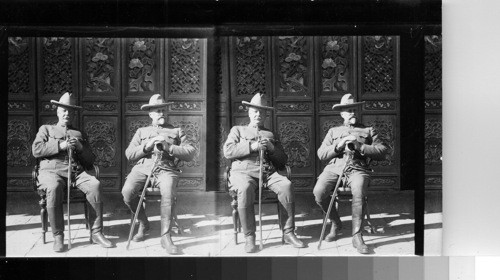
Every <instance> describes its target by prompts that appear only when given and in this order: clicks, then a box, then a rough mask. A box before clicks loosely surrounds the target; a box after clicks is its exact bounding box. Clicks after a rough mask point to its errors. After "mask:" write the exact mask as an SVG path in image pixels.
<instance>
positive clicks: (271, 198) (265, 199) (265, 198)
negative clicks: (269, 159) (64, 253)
mask: <svg viewBox="0 0 500 280" xmlns="http://www.w3.org/2000/svg"><path fill="white" fill-rule="evenodd" d="M285 170H286V177H287V178H288V180H290V179H291V169H290V166H288V165H286V166H285ZM224 175H225V177H224V180H225V183H226V184H225V186H226V192H227V193H228V194H229V195H230V196H231V198H232V199H233V201H231V208H232V209H233V212H232V216H233V228H234V244H238V232H241V222H240V216H239V213H238V194H237V193H236V191H234V190H232V189H231V182H230V181H229V177H230V175H231V164H229V165H228V166H227V167H226V172H225V174H224ZM266 184H267V182H263V190H262V201H261V203H262V204H273V203H274V204H276V209H277V210H278V224H279V228H280V230H282V228H281V208H280V202H279V200H278V196H277V195H276V194H275V193H274V192H273V191H271V190H270V189H268V188H266ZM255 192H256V195H255V196H256V197H259V188H255ZM258 204H259V201H258V199H256V200H255V201H254V205H258ZM281 235H282V236H281V242H282V243H284V235H283V231H282V232H281Z"/></svg>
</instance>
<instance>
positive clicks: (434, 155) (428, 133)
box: [425, 118, 443, 165]
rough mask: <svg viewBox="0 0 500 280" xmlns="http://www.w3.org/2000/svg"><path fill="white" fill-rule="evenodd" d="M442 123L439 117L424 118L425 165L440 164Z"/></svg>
mask: <svg viewBox="0 0 500 280" xmlns="http://www.w3.org/2000/svg"><path fill="white" fill-rule="evenodd" d="M442 131H443V127H442V123H441V120H439V119H430V118H427V119H426V120H425V165H440V164H441V157H442V155H443V143H442V142H443V139H442Z"/></svg>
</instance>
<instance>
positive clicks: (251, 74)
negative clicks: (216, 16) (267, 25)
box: [235, 36, 267, 96]
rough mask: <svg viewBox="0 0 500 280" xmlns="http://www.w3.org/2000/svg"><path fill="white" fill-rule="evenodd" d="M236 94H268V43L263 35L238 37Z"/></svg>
mask: <svg viewBox="0 0 500 280" xmlns="http://www.w3.org/2000/svg"><path fill="white" fill-rule="evenodd" d="M235 48H236V52H235V53H236V54H235V57H236V77H237V80H236V95H238V96H247V95H254V94H256V93H257V92H260V93H264V94H266V62H267V61H266V44H265V41H264V38H263V37H255V36H254V37H236V46H235Z"/></svg>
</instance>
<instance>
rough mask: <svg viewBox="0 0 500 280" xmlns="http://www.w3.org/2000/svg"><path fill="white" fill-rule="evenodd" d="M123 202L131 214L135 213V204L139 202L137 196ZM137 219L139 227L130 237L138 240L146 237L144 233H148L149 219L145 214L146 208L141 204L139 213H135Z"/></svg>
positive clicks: (135, 240)
mask: <svg viewBox="0 0 500 280" xmlns="http://www.w3.org/2000/svg"><path fill="white" fill-rule="evenodd" d="M125 204H126V205H127V206H128V208H129V209H130V211H131V212H132V215H135V211H136V210H137V205H138V204H139V198H136V199H134V200H133V201H131V202H129V203H127V202H125ZM137 221H138V222H139V229H138V230H137V233H136V234H135V235H134V237H132V241H134V242H140V241H144V240H145V239H146V235H148V233H149V221H148V216H146V209H144V207H142V206H141V210H140V211H139V215H137Z"/></svg>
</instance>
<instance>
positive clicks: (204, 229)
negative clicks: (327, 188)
mask: <svg viewBox="0 0 500 280" xmlns="http://www.w3.org/2000/svg"><path fill="white" fill-rule="evenodd" d="M369 197H370V201H369V209H370V213H371V219H372V223H373V224H374V225H375V226H376V232H375V233H373V234H372V233H364V239H365V241H366V243H367V244H368V245H369V246H370V247H371V248H372V249H373V254H374V255H376V256H401V255H413V254H414V224H413V223H414V215H413V212H414V207H413V205H414V203H413V192H412V191H398V192H373V193H370V196H369ZM296 198H297V205H296V234H297V235H298V237H299V238H300V239H302V240H303V241H304V242H305V243H306V244H307V245H308V246H307V248H302V249H296V248H293V247H291V246H290V245H282V244H281V231H280V230H279V227H278V224H277V213H276V208H275V207H274V205H263V222H262V224H263V226H262V230H263V233H262V236H263V245H264V248H263V250H262V251H259V252H258V253H255V254H246V253H244V238H243V235H242V234H241V233H240V234H239V235H238V237H239V238H238V241H239V243H238V244H235V242H234V241H235V240H234V235H233V226H232V218H231V208H230V206H229V205H230V198H229V196H228V195H227V194H226V193H217V192H183V193H179V194H178V208H177V210H176V211H177V213H178V219H179V223H180V226H181V228H183V233H181V234H178V233H177V234H174V235H173V240H174V242H175V243H176V245H178V246H179V247H180V248H181V249H182V251H183V255H180V257H182V256H190V257H192V256H200V257H207V256H351V255H353V256H356V255H359V254H358V253H357V252H356V250H355V249H354V248H353V247H352V245H351V238H350V231H351V223H350V220H351V216H350V205H349V204H341V205H340V211H339V212H340V215H341V219H342V221H343V226H344V229H343V230H342V235H341V236H340V237H339V238H338V239H337V240H336V241H334V242H322V244H321V248H320V250H318V248H317V247H318V240H319V235H320V233H321V227H322V222H323V220H322V213H321V211H320V210H319V208H318V207H317V206H316V205H315V203H314V199H313V197H312V194H308V193H298V194H297V195H296ZM105 199H106V200H105V208H104V210H105V218H104V220H105V223H104V226H105V228H104V234H105V235H106V236H107V237H108V238H109V239H110V240H112V241H113V242H115V243H116V244H117V246H116V248H111V249H105V248H101V247H100V246H98V245H93V244H90V243H89V232H88V230H87V229H86V228H85V224H84V215H83V208H82V207H81V206H76V205H74V206H72V209H71V239H72V249H71V250H69V251H66V252H63V253H55V252H53V251H52V244H53V243H52V242H53V238H52V234H51V233H50V232H48V233H47V243H46V244H43V242H42V234H41V224H40V216H39V207H38V203H37V201H38V198H37V196H36V194H34V193H8V194H7V217H6V231H7V232H6V255H7V257H146V256H153V257H159V256H166V255H167V254H166V252H165V251H164V250H163V249H162V248H161V246H160V245H159V243H160V236H159V233H160V216H159V204H157V203H151V204H150V205H149V206H148V208H147V213H148V216H149V217H150V221H151V225H152V229H151V234H150V235H149V238H148V239H147V240H145V241H143V242H138V243H134V242H131V245H130V248H129V250H127V249H126V244H127V238H128V233H129V229H130V225H129V223H130V214H129V212H128V211H127V209H126V207H125V205H124V204H123V202H122V201H121V194H114V193H106V194H105ZM441 200H442V197H441V192H440V191H428V192H426V207H425V210H426V215H425V232H424V236H425V241H424V245H425V246H424V248H425V251H424V254H425V255H440V254H441V231H442V215H441V214H442V211H441ZM65 209H66V207H65ZM256 213H257V212H256ZM257 218H258V216H257ZM257 221H258V219H257ZM257 225H258V224H257ZM257 229H258V226H257ZM49 231H50V227H49ZM65 234H66V235H67V227H66V232H65ZM65 244H67V239H65ZM257 244H259V231H257ZM373 254H372V256H373Z"/></svg>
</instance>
